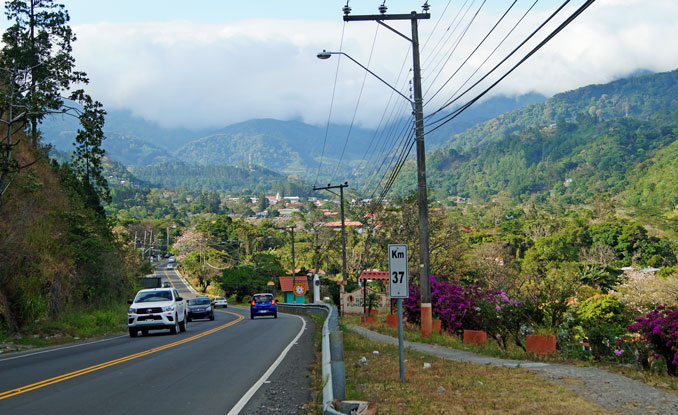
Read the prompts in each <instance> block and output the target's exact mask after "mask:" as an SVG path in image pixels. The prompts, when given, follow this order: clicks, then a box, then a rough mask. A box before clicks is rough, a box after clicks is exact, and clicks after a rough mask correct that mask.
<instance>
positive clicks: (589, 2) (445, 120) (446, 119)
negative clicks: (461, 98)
mask: <svg viewBox="0 0 678 415" xmlns="http://www.w3.org/2000/svg"><path fill="white" fill-rule="evenodd" d="M594 2H595V0H587V1H586V3H584V4H583V5H582V6H580V7H579V8H578V9H577V10H576V11H575V12H574V13H572V15H570V17H568V18H567V19H566V20H565V21H564V22H563V23H561V24H560V25H559V26H558V27H557V28H556V29H555V30H553V31H552V32H551V33H550V34H549V35H548V36H547V37H546V38H545V39H544V40H542V41H541V42H539V44H538V45H537V46H535V47H534V48H533V49H532V50H531V51H530V52H529V53H528V54H527V55H525V56H524V57H523V58H522V59H521V60H520V61H518V63H516V64H515V65H514V66H513V67H512V68H511V69H510V70H509V71H507V72H506V73H505V74H504V75H503V76H502V77H500V78H499V79H498V80H497V81H495V82H494V83H493V84H492V85H490V86H489V87H488V88H486V89H485V90H484V91H483V92H481V93H480V94H478V95H477V96H476V97H475V98H473V99H472V100H470V101H468V102H467V103H466V104H464V105H463V106H462V107H460V108H459V109H457V110H455V111H454V112H452V113H451V114H449V115H447V116H445V117H443V118H441V119H440V120H437V121H435V122H433V123H431V124H429V125H433V124H435V123H438V125H437V126H436V127H434V128H432V129H431V130H429V131H428V132H429V133H431V132H433V131H435V130H437V129H438V128H440V127H442V126H443V125H445V124H447V123H448V122H450V121H452V120H453V119H454V118H456V117H458V116H459V114H461V113H462V112H464V111H465V110H466V109H467V108H468V107H470V106H471V105H472V104H473V103H475V102H476V101H478V100H479V99H480V98H482V97H483V96H484V95H485V94H486V93H487V92H489V91H490V90H491V89H492V88H494V87H495V86H496V85H497V84H499V82H501V81H502V80H504V78H506V77H507V76H508V75H509V74H511V73H512V72H513V71H514V70H515V69H516V68H517V67H518V66H520V65H521V64H523V63H524V62H525V61H526V60H527V59H529V58H530V57H531V56H532V55H534V54H535V53H536V52H537V51H538V50H539V49H541V48H542V47H543V46H544V45H545V44H546V43H548V42H549V41H550V40H551V39H553V37H554V36H556V35H557V34H558V33H560V31H562V30H563V29H564V28H565V27H567V26H568V25H569V24H570V23H572V22H573V21H574V19H576V18H577V17H578V16H579V15H580V14H581V13H583V12H584V10H586V9H587V8H588V7H589V6H591V5H592V4H593V3H594Z"/></svg>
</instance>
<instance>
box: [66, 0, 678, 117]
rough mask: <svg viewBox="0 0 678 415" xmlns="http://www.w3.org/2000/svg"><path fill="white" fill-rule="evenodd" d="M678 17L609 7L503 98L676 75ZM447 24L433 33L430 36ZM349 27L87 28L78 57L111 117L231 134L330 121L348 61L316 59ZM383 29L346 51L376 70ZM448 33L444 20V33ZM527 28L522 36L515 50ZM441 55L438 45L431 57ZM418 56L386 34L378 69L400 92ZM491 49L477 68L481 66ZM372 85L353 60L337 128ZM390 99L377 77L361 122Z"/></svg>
mask: <svg viewBox="0 0 678 415" xmlns="http://www.w3.org/2000/svg"><path fill="white" fill-rule="evenodd" d="M570 10H571V9H570ZM543 13H544V12H543V11H542V12H540V14H538V15H537V14H535V16H534V19H535V20H533V21H537V20H539V19H543V18H544V14H543ZM448 14H449V15H450V16H453V15H452V14H451V12H448ZM497 16H498V15H492V16H490V15H480V16H479V24H476V25H474V26H473V27H474V29H475V30H476V31H475V32H469V34H468V39H473V41H474V42H477V40H478V39H480V38H481V37H482V36H483V35H484V33H483V32H482V30H486V28H487V27H490V26H489V25H490V24H491V23H492V22H494V21H495V20H496V18H497ZM675 16H678V3H677V2H675V1H672V0H654V1H652V2H647V1H643V0H599V1H598V2H596V3H595V4H594V5H593V6H592V7H591V8H589V10H587V11H586V12H585V13H584V15H582V16H581V17H580V18H579V19H577V20H576V21H575V22H574V23H573V24H572V25H570V26H569V27H568V28H567V29H565V31H563V32H562V33H561V34H559V35H558V36H557V37H556V38H555V39H554V40H553V41H552V42H551V43H549V44H548V45H547V46H546V47H544V48H543V49H542V50H541V51H540V52H538V53H537V54H536V55H535V56H534V57H532V58H531V60H530V61H528V62H527V63H526V64H524V65H523V66H521V67H520V68H519V69H518V70H517V71H516V72H515V73H514V74H512V75H511V76H509V77H508V78H507V79H506V80H505V81H504V82H503V83H502V84H501V85H500V86H499V87H498V88H497V92H503V93H509V94H515V93H525V92H529V91H538V92H541V93H544V94H553V93H556V92H560V91H563V90H568V89H573V88H577V87H579V86H583V85H586V84H590V83H602V82H607V81H609V80H611V79H614V78H615V77H618V76H620V75H623V74H627V73H629V72H632V71H634V70H637V69H650V70H654V71H665V70H671V69H674V68H675V67H677V66H678V44H677V43H676V42H674V41H673V40H674V39H677V38H678V25H675V21H674V18H675ZM436 18H437V17H436V16H435V15H434V18H433V19H432V22H427V23H426V24H422V39H425V38H426V36H427V35H428V33H427V32H426V31H427V30H430V28H432V27H433V24H434V21H435V19H436ZM450 20H451V17H450ZM448 24H449V23H448ZM342 25H343V23H342V22H340V21H333V22H328V21H317V22H313V21H308V20H306V21H290V20H247V21H241V22H238V23H235V24H224V25H216V24H210V25H207V24H196V23H192V22H188V21H173V22H168V23H115V24H114V23H100V24H85V25H77V26H74V30H75V31H76V33H77V35H78V41H77V42H76V44H75V48H74V54H75V56H76V60H77V64H78V68H79V69H82V70H84V71H86V72H87V73H88V75H89V76H90V79H91V83H90V86H89V87H88V90H89V91H90V93H91V94H92V95H93V96H94V97H95V98H96V99H98V100H100V101H102V102H103V103H104V104H105V105H106V106H107V107H109V108H129V109H131V110H132V111H133V112H134V113H135V114H137V115H140V116H142V117H144V118H147V119H150V120H154V121H158V122H160V123H162V124H164V125H167V126H186V127H202V126H224V125H228V124H231V123H234V122H239V121H244V120H247V119H251V118H264V117H271V118H278V119H291V118H300V119H302V120H304V121H306V122H310V123H314V124H324V123H325V122H326V121H327V117H328V114H329V105H330V98H331V93H332V85H333V82H334V74H335V69H336V63H337V60H336V59H337V58H336V57H334V58H333V59H330V60H329V61H321V60H318V59H316V57H315V55H316V53H317V52H319V51H320V50H322V49H328V50H338V49H339V39H340V35H341V32H342ZM395 25H396V26H397V27H398V28H400V29H401V30H403V32H405V33H407V31H408V30H409V23H407V22H405V23H402V24H395ZM525 26H527V25H525ZM375 27H376V25H375V24H374V23H366V22H363V23H361V22H351V23H348V24H347V25H346V26H345V35H344V44H343V50H344V51H346V52H347V53H349V54H350V55H352V56H353V57H354V58H356V59H357V60H359V61H360V62H362V63H363V64H367V62H368V60H369V53H370V48H371V45H372V39H373V37H374V33H375ZM444 27H445V25H444V24H442V23H441V26H440V28H441V29H442V28H444ZM481 29H482V30H481ZM505 30H507V29H505ZM505 30H504V32H502V33H505ZM526 30H527V27H526V28H525V29H523V32H522V33H521V34H520V35H516V37H514V38H513V41H512V42H510V44H511V46H512V47H513V46H515V45H516V44H517V41H518V40H519V39H522V38H523V37H524V36H525V35H526ZM435 39H437V38H436V37H435V36H434V37H433V38H432V43H431V45H435V43H433V40H435ZM495 41H496V40H495ZM447 44H448V45H449V44H451V43H450V42H448V43H447ZM473 46H474V43H472V42H465V43H463V44H462V45H460V47H459V48H458V50H457V54H456V56H459V57H460V58H461V57H465V56H466V55H467V53H468V51H470V50H471V48H472V47H473ZM432 49H433V47H432V46H429V52H430V51H431V50H432ZM443 50H445V49H443ZM506 50H507V49H506V48H505V49H504V50H503V54H505V53H506ZM407 52H408V50H407V43H406V42H405V41H404V40H403V39H401V38H399V37H397V36H395V35H394V34H392V33H391V32H389V31H387V30H384V29H383V28H381V29H379V33H378V38H377V42H376V48H375V51H374V53H373V57H372V64H371V65H370V68H371V69H372V70H373V71H374V72H376V73H378V74H379V75H380V76H382V77H383V78H384V79H385V80H387V81H388V82H390V83H395V82H396V79H397V77H398V71H399V69H400V68H401V65H402V64H403V60H405V62H406V66H407V68H409V64H410V58H409V55H407ZM487 52H488V51H487V50H485V52H484V54H483V53H481V54H479V57H475V58H474V59H472V60H471V61H469V63H471V64H475V65H478V64H479V62H480V61H481V60H482V59H481V57H483V56H485V54H486V53H487ZM431 56H433V57H431ZM442 56H444V55H440V56H438V55H431V54H430V53H427V51H426V50H424V51H423V53H422V61H423V62H424V63H425V64H426V65H427V66H425V67H424V76H425V79H424V81H425V82H424V85H425V86H426V85H427V83H426V82H430V81H431V80H432V79H433V77H434V74H435V73H436V72H437V70H436V69H435V67H434V65H433V64H434V63H435V62H438V60H440V59H442ZM455 59H457V58H453V59H452V60H450V62H449V64H448V65H447V67H446V68H447V69H446V70H445V71H444V72H443V73H442V74H441V76H440V77H439V78H438V80H437V82H436V85H435V86H434V88H433V89H431V92H432V91H433V90H435V89H436V88H437V86H438V85H440V84H441V83H442V80H443V79H446V77H447V76H449V75H450V74H451V73H452V71H454V69H455V68H456V65H458V64H459V62H460V60H456V61H455ZM455 62H456V63H455ZM468 73H469V70H464V71H461V72H460V73H459V74H458V75H457V77H455V78H454V82H451V83H450V85H449V88H446V89H445V90H443V91H442V92H441V94H440V98H441V99H437V100H435V101H434V102H433V104H432V106H431V107H433V106H435V104H439V103H440V102H442V101H441V100H442V98H446V97H447V96H450V94H451V93H452V92H453V91H454V90H455V89H456V88H457V86H458V83H455V82H458V81H457V80H458V79H465V74H468ZM406 75H407V76H409V75H408V74H406ZM363 77H364V72H363V71H362V70H361V69H360V68H358V67H357V66H356V65H354V64H352V63H351V62H348V61H347V60H346V59H342V61H341V65H340V72H339V79H338V84H337V93H336V97H335V103H334V108H333V116H332V120H333V121H334V122H345V123H346V122H350V121H351V119H352V117H353V114H354V110H355V106H356V100H357V96H358V94H359V92H360V88H361V85H362V80H363ZM404 82H405V81H401V82H399V85H401V84H402V85H404ZM389 94H390V91H389V90H388V88H386V87H385V86H383V85H381V84H380V83H379V81H377V80H376V79H373V78H372V77H368V78H367V81H366V86H365V90H364V92H363V95H362V100H361V104H360V107H359V109H358V112H357V115H356V120H357V122H358V123H359V124H362V125H365V126H374V125H375V124H376V123H377V122H378V120H379V119H380V117H381V115H382V113H383V111H384V107H385V105H386V100H387V99H388V96H389ZM394 99H396V98H394ZM397 99H398V100H401V98H397Z"/></svg>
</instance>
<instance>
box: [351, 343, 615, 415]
mask: <svg viewBox="0 0 678 415" xmlns="http://www.w3.org/2000/svg"><path fill="white" fill-rule="evenodd" d="M375 350H376V351H378V352H379V354H374V353H373V352H374V351H375ZM363 356H364V357H366V358H367V364H366V365H360V364H357V362H358V361H359V360H360V359H361V357H363ZM344 360H345V362H346V395H347V399H357V400H365V401H369V402H373V403H375V404H376V406H377V409H378V413H379V414H427V415H428V414H478V415H480V414H530V415H533V414H545V415H551V414H553V415H555V414H582V413H585V414H607V413H608V412H605V411H604V410H602V409H600V408H599V407H598V406H596V405H594V404H592V403H590V402H587V401H585V400H583V399H581V398H579V397H578V396H576V395H575V394H573V393H572V392H570V391H568V390H567V389H566V388H565V387H563V386H556V385H553V384H551V383H548V382H545V381H544V380H542V379H540V378H539V377H538V376H537V375H536V374H534V373H532V372H530V371H528V370H526V369H511V368H502V367H495V366H485V365H474V364H469V363H460V362H454V361H448V360H443V359H440V358H437V357H433V356H429V355H425V354H421V353H417V352H414V351H412V350H408V349H406V350H405V360H406V362H405V379H406V380H405V382H404V383H401V382H400V376H399V364H398V348H397V346H393V345H386V344H383V343H378V342H374V341H371V340H369V339H366V338H364V337H362V336H360V335H358V334H356V333H353V332H348V331H347V332H344ZM424 363H430V365H431V367H430V368H428V369H424Z"/></svg>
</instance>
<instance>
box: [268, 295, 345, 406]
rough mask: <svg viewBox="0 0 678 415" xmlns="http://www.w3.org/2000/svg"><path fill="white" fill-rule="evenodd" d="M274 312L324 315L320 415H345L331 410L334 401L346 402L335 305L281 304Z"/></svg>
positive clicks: (341, 351)
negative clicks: (321, 413)
mask: <svg viewBox="0 0 678 415" xmlns="http://www.w3.org/2000/svg"><path fill="white" fill-rule="evenodd" d="M278 311H281V312H283V313H291V314H303V315H309V314H316V315H323V316H325V323H323V330H322V377H323V383H324V385H323V414H325V415H345V414H344V413H343V412H339V411H337V410H336V409H334V405H333V402H334V400H335V398H336V399H339V400H343V399H346V396H345V395H346V371H345V365H344V345H343V337H342V333H341V330H339V313H338V311H337V307H336V306H332V305H329V304H285V303H278Z"/></svg>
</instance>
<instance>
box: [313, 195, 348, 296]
mask: <svg viewBox="0 0 678 415" xmlns="http://www.w3.org/2000/svg"><path fill="white" fill-rule="evenodd" d="M344 187H348V182H344V184H340V185H337V186H332V185H331V184H328V185H327V186H325V187H313V190H314V191H318V190H327V191H329V192H330V193H332V194H334V195H337V194H336V193H334V192H333V191H332V190H331V189H339V194H338V195H337V196H339V200H340V205H341V208H340V210H341V276H342V284H346V275H347V274H346V223H345V221H344Z"/></svg>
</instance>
